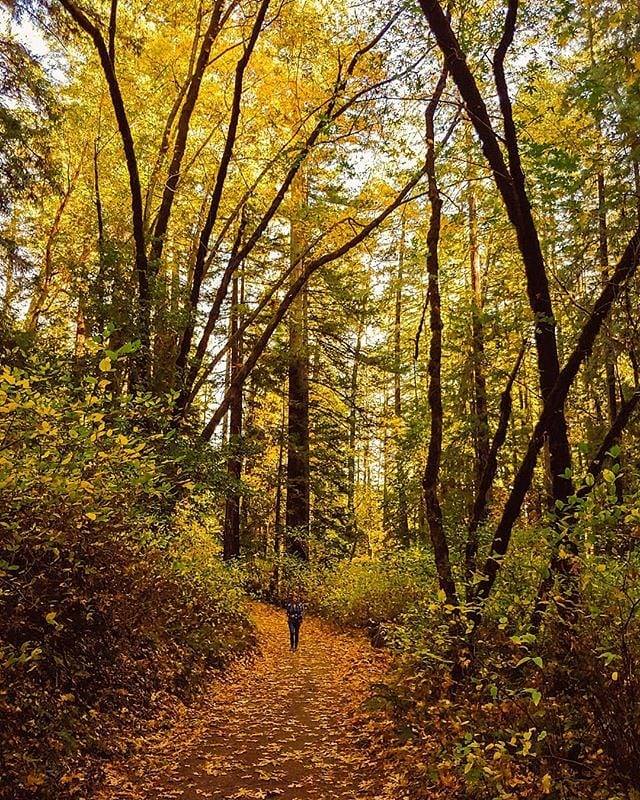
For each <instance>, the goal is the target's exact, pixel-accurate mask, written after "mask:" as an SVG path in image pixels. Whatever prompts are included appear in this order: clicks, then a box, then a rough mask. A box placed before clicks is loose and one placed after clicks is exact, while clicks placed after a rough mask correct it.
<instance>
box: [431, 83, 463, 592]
mask: <svg viewBox="0 0 640 800" xmlns="http://www.w3.org/2000/svg"><path fill="white" fill-rule="evenodd" d="M446 80H447V72H446V68H445V69H444V70H443V72H442V75H441V76H440V79H439V81H438V84H437V86H436V89H435V91H434V93H433V97H432V98H431V100H430V101H429V104H428V105H427V110H426V113H425V122H426V138H427V157H426V172H427V181H428V193H429V203H430V206H431V215H430V219H429V230H428V233H427V274H428V279H429V288H428V296H429V329H430V333H431V337H430V341H429V366H428V372H429V389H428V400H429V409H430V411H431V422H430V428H429V448H428V453H427V463H426V466H425V470H424V476H423V479H422V490H423V496H424V506H425V514H426V518H427V525H428V528H429V536H430V538H431V545H432V547H433V553H434V559H435V562H436V570H437V572H438V583H439V585H440V589H441V590H442V591H443V592H444V594H445V597H446V599H447V602H448V603H450V604H451V605H454V606H456V605H457V604H458V597H457V593H456V586H455V581H454V579H453V572H452V570H451V559H450V555H449V545H448V543H447V537H446V534H445V531H444V525H443V519H442V509H441V507H440V500H439V496H438V494H439V486H440V462H441V459H442V418H443V413H442V385H441V371H442V315H441V312H440V285H439V259H438V246H439V243H440V224H441V212H442V198H441V197H440V192H439V190H438V184H437V180H436V165H435V132H434V116H435V112H436V109H437V107H438V103H439V101H440V97H441V95H442V92H443V90H444V87H445V84H446Z"/></svg>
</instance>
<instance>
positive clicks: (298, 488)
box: [286, 173, 310, 559]
mask: <svg viewBox="0 0 640 800" xmlns="http://www.w3.org/2000/svg"><path fill="white" fill-rule="evenodd" d="M291 195H292V201H293V214H292V218H291V243H290V251H291V261H292V263H295V262H296V261H297V262H298V263H297V264H296V266H295V268H294V271H293V273H292V276H291V280H292V282H295V281H296V280H297V279H299V278H300V276H301V275H302V274H303V273H304V269H305V267H304V259H300V255H301V253H302V252H303V251H304V248H305V235H304V232H303V223H302V222H301V219H300V217H301V216H302V217H304V211H305V209H306V206H307V187H306V181H305V178H304V175H303V173H298V176H296V179H295V180H294V183H293V185H292V192H291ZM309 500H310V498H309V342H308V333H307V291H306V287H305V288H303V290H302V291H301V292H300V293H299V294H298V296H297V297H296V299H295V300H294V302H293V303H292V304H291V310H290V312H289V398H288V439H287V504H286V527H287V551H288V552H289V553H291V554H293V555H296V556H299V557H301V558H304V559H306V558H307V556H308V545H307V537H308V533H309Z"/></svg>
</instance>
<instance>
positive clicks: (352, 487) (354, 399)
mask: <svg viewBox="0 0 640 800" xmlns="http://www.w3.org/2000/svg"><path fill="white" fill-rule="evenodd" d="M363 328H364V312H363V315H362V318H361V319H360V320H358V331H357V333H356V343H355V348H354V351H353V365H352V367H351V383H350V386H349V440H348V456H347V518H348V523H347V524H348V526H349V538H350V539H351V541H352V542H353V543H354V544H355V543H356V542H357V541H358V523H357V520H356V439H357V432H358V409H357V403H358V368H359V366H360V350H361V347H362V331H363Z"/></svg>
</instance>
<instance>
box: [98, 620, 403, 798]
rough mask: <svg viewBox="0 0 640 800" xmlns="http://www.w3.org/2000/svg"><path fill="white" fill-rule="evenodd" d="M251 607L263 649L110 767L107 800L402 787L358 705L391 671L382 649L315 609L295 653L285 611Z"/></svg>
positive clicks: (384, 791)
mask: <svg viewBox="0 0 640 800" xmlns="http://www.w3.org/2000/svg"><path fill="white" fill-rule="evenodd" d="M252 613H253V618H254V620H255V623H256V626H257V629H258V635H259V644H260V651H259V654H258V656H256V657H255V658H254V659H252V660H251V661H250V662H247V663H242V664H238V665H236V666H235V667H234V668H233V669H232V670H230V672H228V673H227V674H226V675H225V677H224V679H219V680H216V681H215V682H214V683H213V685H212V686H211V687H210V688H209V690H208V691H207V692H205V693H204V695H202V696H201V698H200V699H199V701H198V702H197V703H196V704H194V705H193V706H191V707H190V708H189V709H187V712H186V713H185V715H184V716H183V717H182V719H181V720H180V721H179V722H178V724H177V725H175V726H174V727H173V728H172V729H171V730H170V731H168V732H165V733H164V734H162V736H160V737H156V738H155V739H152V740H150V741H149V742H146V741H144V742H142V743H141V746H140V750H139V753H138V754H137V755H136V756H135V757H134V758H133V759H130V760H129V762H127V763H126V764H124V765H116V766H112V767H111V768H110V770H109V771H108V780H107V784H106V786H105V788H104V789H103V791H102V792H101V794H100V800H152V798H162V800H175V799H178V798H179V800H202V799H203V798H210V799H211V800H222V799H223V798H224V800H251V799H252V798H253V799H254V800H266V798H278V800H302V799H303V798H305V800H325V799H326V800H329V798H331V800H348V799H349V798H354V800H355V799H356V798H357V799H358V800H374V799H375V798H383V797H384V798H386V797H393V796H394V792H393V787H392V786H391V785H390V783H391V782H392V780H393V779H392V778H391V777H389V778H386V779H385V776H384V772H385V770H384V768H383V766H382V765H381V764H380V763H378V762H377V759H376V758H375V757H374V756H373V754H372V751H371V749H370V744H371V740H370V735H369V731H368V724H367V721H366V718H365V717H364V716H363V715H362V714H361V713H360V711H361V708H360V707H361V704H362V701H363V700H365V699H366V698H367V696H368V693H369V690H370V686H371V684H372V683H375V682H376V681H377V680H379V679H380V678H381V677H382V676H383V674H384V671H385V667H386V663H385V656H384V654H383V653H381V652H379V651H376V650H374V649H373V648H372V647H371V646H370V644H369V643H368V642H367V641H366V639H365V638H364V637H363V636H361V635H359V634H356V633H343V632H340V631H337V630H336V629H335V628H334V627H332V626H330V625H328V624H326V623H325V622H323V621H321V620H318V619H314V618H307V619H305V621H304V623H303V626H302V631H301V636H300V647H299V649H298V651H297V652H295V653H291V652H290V650H289V642H288V630H287V624H286V618H285V616H284V614H283V613H282V612H281V611H279V610H277V609H275V608H272V607H270V606H266V605H263V604H256V605H255V606H254V607H253V612H252Z"/></svg>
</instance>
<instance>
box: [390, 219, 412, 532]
mask: <svg viewBox="0 0 640 800" xmlns="http://www.w3.org/2000/svg"><path fill="white" fill-rule="evenodd" d="M405 229H406V220H405V214H403V215H402V222H401V225H400V245H399V250H398V273H397V275H396V292H395V317H394V325H393V366H394V372H393V412H394V415H395V426H394V427H395V436H394V439H395V452H396V501H397V504H398V507H397V535H398V539H399V540H400V542H401V543H402V544H403V545H405V546H408V545H409V544H410V539H411V536H410V533H409V518H408V515H407V489H406V469H405V460H406V459H405V453H404V452H403V450H404V449H403V446H402V432H401V428H402V385H401V380H400V377H401V372H402V350H401V330H402V283H403V270H404V251H405Z"/></svg>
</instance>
